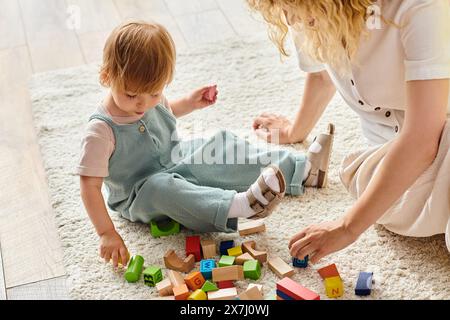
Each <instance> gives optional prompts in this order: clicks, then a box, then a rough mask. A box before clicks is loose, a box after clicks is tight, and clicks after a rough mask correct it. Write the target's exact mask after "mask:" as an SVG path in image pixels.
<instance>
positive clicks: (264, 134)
mask: <svg viewBox="0 0 450 320" xmlns="http://www.w3.org/2000/svg"><path fill="white" fill-rule="evenodd" d="M255 133H256V136H257V137H259V138H260V139H262V140H265V141H267V142H271V141H272V133H271V132H270V131H267V130H266V129H256V130H255Z"/></svg>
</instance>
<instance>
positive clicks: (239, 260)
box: [234, 252, 255, 265]
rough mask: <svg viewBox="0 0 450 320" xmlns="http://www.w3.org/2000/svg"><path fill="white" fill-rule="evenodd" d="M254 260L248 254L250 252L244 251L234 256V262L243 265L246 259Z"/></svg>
mask: <svg viewBox="0 0 450 320" xmlns="http://www.w3.org/2000/svg"><path fill="white" fill-rule="evenodd" d="M250 260H255V259H253V257H252V256H251V255H250V253H248V252H246V253H244V254H241V255H240V256H238V257H236V260H235V261H234V262H235V263H236V264H239V265H243V264H244V263H245V262H246V261H250Z"/></svg>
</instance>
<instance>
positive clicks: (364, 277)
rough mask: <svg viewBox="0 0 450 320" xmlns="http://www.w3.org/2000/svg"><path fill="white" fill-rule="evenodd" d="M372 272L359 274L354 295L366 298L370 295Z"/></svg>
mask: <svg viewBox="0 0 450 320" xmlns="http://www.w3.org/2000/svg"><path fill="white" fill-rule="evenodd" d="M372 283H373V272H360V273H359V276H358V281H357V282H356V288H355V294H356V295H357V296H368V295H370V294H371V293H372Z"/></svg>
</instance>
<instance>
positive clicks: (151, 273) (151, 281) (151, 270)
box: [143, 266, 163, 287]
mask: <svg viewBox="0 0 450 320" xmlns="http://www.w3.org/2000/svg"><path fill="white" fill-rule="evenodd" d="M143 275H144V284H146V285H147V286H149V287H154V286H156V284H157V283H159V282H161V281H162V280H163V274H162V271H161V268H158V267H154V266H152V267H148V268H147V269H145V270H144V272H143Z"/></svg>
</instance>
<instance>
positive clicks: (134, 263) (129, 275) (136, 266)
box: [125, 256, 144, 283]
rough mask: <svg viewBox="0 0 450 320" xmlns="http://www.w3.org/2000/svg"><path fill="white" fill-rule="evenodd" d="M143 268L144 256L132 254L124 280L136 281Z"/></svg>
mask: <svg viewBox="0 0 450 320" xmlns="http://www.w3.org/2000/svg"><path fill="white" fill-rule="evenodd" d="M143 268H144V258H143V257H141V256H134V257H132V258H131V260H130V262H129V263H128V268H127V271H126V272H125V280H127V281H128V282H130V283H134V282H138V281H139V278H140V277H141V274H142V269H143Z"/></svg>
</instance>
